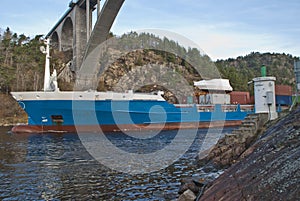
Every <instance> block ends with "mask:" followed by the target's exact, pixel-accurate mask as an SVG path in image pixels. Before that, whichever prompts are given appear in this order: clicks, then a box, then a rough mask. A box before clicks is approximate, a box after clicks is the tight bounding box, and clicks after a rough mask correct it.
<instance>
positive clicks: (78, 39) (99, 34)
mask: <svg viewBox="0 0 300 201" xmlns="http://www.w3.org/2000/svg"><path fill="white" fill-rule="evenodd" d="M124 1H125V0H106V1H105V2H104V4H103V6H101V5H100V0H77V1H76V2H74V1H71V2H70V3H69V9H68V10H67V11H66V12H65V14H64V15H63V16H62V17H61V18H60V19H59V21H58V22H57V23H56V24H55V25H54V27H53V28H52V29H51V30H50V32H49V33H48V34H47V35H46V37H47V38H50V39H51V41H52V42H51V43H52V47H53V48H54V49H57V50H59V51H70V52H71V55H72V56H71V57H72V58H69V59H70V61H71V62H72V65H71V70H72V71H74V72H77V71H78V70H79V69H80V66H81V64H82V61H83V59H84V57H85V55H88V54H89V53H90V52H91V51H92V50H93V49H94V48H95V47H96V46H97V45H99V44H101V43H102V42H104V41H105V40H106V39H107V36H108V34H109V31H110V29H111V26H112V24H113V22H114V20H115V18H116V16H117V14H118V12H119V10H120V8H121V7H122V5H123V3H124ZM95 10H96V11H97V21H96V23H95V26H94V28H93V29H92V13H93V11H95Z"/></svg>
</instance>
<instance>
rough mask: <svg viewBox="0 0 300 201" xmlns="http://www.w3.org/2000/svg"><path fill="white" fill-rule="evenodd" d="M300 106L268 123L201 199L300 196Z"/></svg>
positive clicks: (264, 198) (294, 197)
mask: <svg viewBox="0 0 300 201" xmlns="http://www.w3.org/2000/svg"><path fill="white" fill-rule="evenodd" d="M299 145H300V108H298V109H297V110H296V111H294V112H292V113H291V114H289V115H288V116H286V117H285V118H283V119H281V120H280V121H278V122H277V123H276V124H275V125H272V126H270V127H269V128H268V129H267V130H266V131H265V132H264V133H263V135H262V136H261V137H260V138H259V139H258V140H257V141H256V143H254V144H253V145H252V146H251V147H250V148H248V149H247V150H246V151H245V152H243V153H242V154H241V156H240V158H239V162H237V163H236V164H234V165H233V166H231V167H230V168H229V169H227V170H226V171H225V172H224V173H223V174H222V175H221V176H220V177H219V178H217V179H216V180H215V181H214V182H213V183H212V184H211V185H210V187H209V188H207V189H205V191H204V194H203V196H202V197H201V198H200V200H205V201H207V200H230V201H232V200H297V199H299V197H300V188H299V186H300V179H299V178H300V148H299Z"/></svg>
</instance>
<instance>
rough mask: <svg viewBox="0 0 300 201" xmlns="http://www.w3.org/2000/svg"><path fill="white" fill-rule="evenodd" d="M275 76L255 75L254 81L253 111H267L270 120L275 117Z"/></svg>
mask: <svg viewBox="0 0 300 201" xmlns="http://www.w3.org/2000/svg"><path fill="white" fill-rule="evenodd" d="M275 80H276V78H275V77H257V78H254V79H253V82H254V100H255V113H269V114H270V120H273V119H276V118H277V117H278V114H277V112H276V103H275Z"/></svg>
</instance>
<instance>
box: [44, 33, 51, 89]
mask: <svg viewBox="0 0 300 201" xmlns="http://www.w3.org/2000/svg"><path fill="white" fill-rule="evenodd" d="M45 44H46V50H45V51H43V53H44V54H46V62H45V76H44V91H49V90H50V89H51V88H50V38H47V39H46V40H45Z"/></svg>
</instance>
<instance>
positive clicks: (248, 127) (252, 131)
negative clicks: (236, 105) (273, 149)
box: [199, 114, 268, 168]
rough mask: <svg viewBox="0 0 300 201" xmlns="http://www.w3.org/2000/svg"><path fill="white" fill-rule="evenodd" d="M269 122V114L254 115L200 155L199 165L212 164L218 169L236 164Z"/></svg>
mask: <svg viewBox="0 0 300 201" xmlns="http://www.w3.org/2000/svg"><path fill="white" fill-rule="evenodd" d="M267 121H268V115H267V114H252V115H249V116H247V117H246V118H245V120H244V121H243V122H242V124H241V126H240V127H239V128H238V129H236V130H233V131H232V133H230V134H226V135H225V136H224V137H223V138H221V139H220V140H219V141H218V142H217V144H216V145H214V146H213V147H212V148H211V149H210V150H208V151H206V152H203V153H201V155H199V163H200V164H206V163H208V162H212V163H213V164H214V165H215V166H217V167H221V168H224V167H229V166H230V165H232V164H234V163H236V162H237V161H238V160H239V158H240V156H241V155H242V154H243V153H244V151H245V150H246V149H247V148H249V147H250V146H251V145H252V144H253V143H254V142H255V140H256V139H257V138H258V137H259V135H260V134H261V133H262V132H261V130H262V128H263V126H264V125H265V123H266V122H267Z"/></svg>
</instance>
